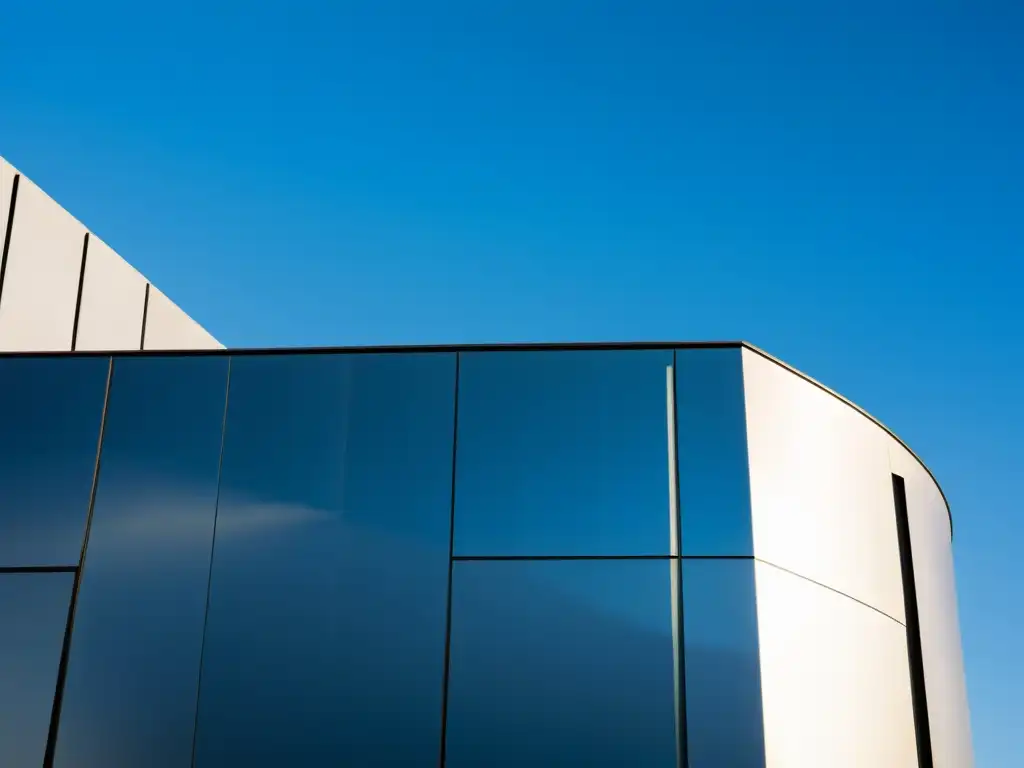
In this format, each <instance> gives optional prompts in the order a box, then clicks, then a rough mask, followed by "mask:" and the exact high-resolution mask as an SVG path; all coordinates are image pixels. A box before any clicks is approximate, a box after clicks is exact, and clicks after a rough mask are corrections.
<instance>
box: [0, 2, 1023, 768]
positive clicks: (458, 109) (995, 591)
mask: <svg viewBox="0 0 1024 768" xmlns="http://www.w3.org/2000/svg"><path fill="white" fill-rule="evenodd" d="M273 6H276V8H274V7H273ZM0 18H2V23H3V43H2V44H0V153H3V154H4V155H5V156H6V157H7V158H8V159H9V160H10V161H11V162H13V163H14V164H15V165H17V166H19V167H20V168H21V169H22V170H24V171H25V172H26V173H27V174H28V175H29V176H30V177H32V178H33V179H34V180H35V181H37V182H38V183H39V184H40V185H41V186H42V187H43V188H44V189H46V190H47V191H48V192H49V193H50V194H51V195H53V196H54V197H55V198H56V199H57V200H58V201H59V202H61V203H62V204H63V205H64V206H65V207H66V208H68V209H69V210H70V211H72V212H73V213H74V214H75V215H76V216H78V217H79V218H81V219H82V220H83V221H84V222H86V223H87V224H88V226H90V227H91V228H92V229H93V230H94V231H95V232H96V233H97V234H98V235H99V236H100V237H102V238H104V239H105V240H107V241H108V242H109V243H110V244H111V245H113V247H114V248H115V249H117V250H118V251H119V252H121V253H122V254H124V255H125V256H126V257H127V258H128V259H129V261H131V262H132V263H134V264H135V265H137V266H138V267H139V268H140V269H141V270H142V271H143V272H145V273H146V274H147V275H148V276H149V277H150V278H151V279H152V280H153V281H154V283H156V284H157V285H159V286H160V287H161V288H162V289H164V290H165V291H166V292H167V293H169V294H170V295H171V296H172V297H173V298H174V299H175V300H176V301H177V302H178V303H180V304H181V305H182V306H183V307H185V308H186V310H187V311H189V312H190V313H191V314H193V315H194V316H195V317H196V318H197V319H198V320H199V321H200V322H201V323H203V324H204V325H205V326H207V327H208V328H210V329H211V330H212V331H213V332H214V333H215V334H216V335H217V336H218V337H219V338H220V339H221V340H223V341H224V342H225V343H227V344H228V345H246V346H249V345H251V346H270V345H279V344H295V345H301V344H306V345H309V344H374V343H399V342H409V343H412V342H461V341H514V340H596V339H604V340H607V339H648V340H654V339H704V338H712V339H734V338H744V339H747V340H749V341H752V342H753V343H755V344H757V345H759V346H762V347H764V348H765V349H767V350H769V351H770V352H772V353H774V354H776V355H778V356H780V357H782V358H783V359H785V360H786V361H788V362H790V363H792V364H794V365H796V366H797V367H799V368H801V369H803V370H806V371H807V372H809V373H810V374H811V375H813V376H815V377H817V378H819V379H820V380H822V381H823V382H825V383H826V384H828V385H830V386H832V387H834V388H836V389H838V390H839V391H840V392H842V393H844V394H845V395H847V396H849V397H850V398H852V399H853V400H855V401H856V402H858V403H860V404H861V405H863V406H864V407H865V408H867V409H868V410H869V411H871V412H872V413H874V414H875V415H876V416H878V417H879V418H880V419H881V420H882V421H884V422H885V423H887V424H889V425H890V426H891V427H892V428H893V429H894V430H896V431H897V432H898V433H899V434H900V435H901V436H903V437H904V438H905V439H906V440H907V441H908V442H909V443H910V444H911V445H912V446H913V447H914V448H915V449H916V450H917V451H918V452H919V453H920V454H921V456H922V457H923V458H924V459H925V461H926V462H927V463H928V464H929V465H930V466H931V467H932V469H933V470H934V471H935V474H936V475H937V476H938V478H939V479H940V481H941V482H942V484H943V486H944V488H945V490H946V493H947V495H948V497H949V499H950V501H951V503H952V506H953V513H954V517H955V520H956V540H955V548H956V558H957V568H958V577H959V590H960V600H961V618H962V626H963V634H964V647H965V653H966V660H967V673H968V685H969V690H970V695H971V704H972V709H973V728H974V733H975V748H976V753H977V761H978V765H979V766H1008V767H1016V766H1020V765H1022V764H1024V746H1022V744H1021V733H1020V729H1021V728H1024V705H1022V704H1021V700H1022V699H1021V691H1022V690H1024V661H1022V660H1024V653H1022V652H1021V649H1022V648H1024V596H1022V595H1021V592H1020V591H1019V590H1020V588H1021V586H1022V576H1021V574H1022V573H1024V571H1022V566H1021V564H1020V563H1021V558H1020V555H1019V553H1020V551H1021V546H1022V545H1021V542H1022V540H1024V516H1022V515H1021V503H1020V499H1021V496H1020V494H1019V492H1018V493H1016V494H1015V492H1014V484H1015V481H1016V483H1017V484H1019V483H1020V482H1021V481H1022V480H1024V462H1022V460H1021V455H1022V454H1021V439H1022V436H1024V429H1022V427H1024V406H1022V397H1021V393H1022V392H1024V362H1022V360H1024V355H1022V353H1024V349H1022V342H1021V338H1022V334H1021V331H1022V330H1024V329H1022V324H1024V323H1022V320H1021V313H1020V305H1021V295H1020V292H1021V284H1022V280H1024V43H1022V39H1024V37H1022V36H1024V4H1022V3H1020V2H1014V0H1004V1H1003V2H996V0H975V1H974V2H969V3H968V2H960V3H936V2H925V1H924V0H921V1H920V2H910V1H909V0H886V1H885V2H883V1H882V0H857V1H856V2H854V1H853V0H841V1H829V2H814V1H812V0H781V1H780V2H773V3H768V2H763V1H762V0H747V1H746V2H741V1H739V2H738V1H734V0H724V1H723V0H718V1H717V2H707V3H697V4H687V3H679V2H669V1H667V0H666V1H665V2H642V1H641V0H631V1H630V0H622V1H621V2H609V1H607V0H558V2H539V0H514V1H512V0H491V1H490V2H471V1H470V0H462V1H461V2H431V3H426V2H413V1H412V0H406V2H396V1H395V0H367V1H366V2H360V3H352V2H348V3H346V2H342V1H341V0H316V1H306V2H303V0H293V1H292V2H287V3H272V2H263V3H245V2H241V0H226V1H225V2H202V3H199V2H181V3H172V4H158V5H156V6H152V7H151V6H150V5H147V4H145V3H143V4H139V3H137V2H130V3H129V2H114V1H113V0H94V1H93V2H88V3H74V4H72V3H70V2H69V3H66V4H63V5H59V6H58V5H54V4H52V3H48V2H45V1H44V0H38V1H37V2H16V3H8V4H5V6H4V9H3V12H2V16H0ZM1015 731H1016V732H1015Z"/></svg>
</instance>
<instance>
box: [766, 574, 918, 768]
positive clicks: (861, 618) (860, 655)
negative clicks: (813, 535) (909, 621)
mask: <svg viewBox="0 0 1024 768" xmlns="http://www.w3.org/2000/svg"><path fill="white" fill-rule="evenodd" d="M754 573H755V580H756V584H757V616H758V633H759V642H760V657H761V690H762V707H763V711H764V740H765V758H766V759H765V765H766V768H822V766H828V768H865V766H885V767H886V768H917V745H916V736H915V731H914V713H913V701H912V698H911V692H910V670H909V667H908V664H907V635H906V628H905V627H904V626H903V625H902V624H900V623H898V622H896V621H894V620H893V619H891V618H889V617H888V616H884V615H882V614H881V613H879V612H877V611H874V610H872V609H871V608H869V607H867V606H865V605H861V604H860V603H857V602H856V601H854V600H851V599H850V598H848V597H845V596H843V595H840V594H837V593H835V592H833V591H831V590H828V589H825V588H824V587H821V586H819V585H817V584H814V583H812V582H809V581H807V580H805V579H801V578H800V577H798V576H794V575H793V574H790V573H786V572H784V571H781V570H779V569H777V568H774V567H773V566H771V565H768V564H766V563H760V562H758V563H756V564H755V567H754Z"/></svg>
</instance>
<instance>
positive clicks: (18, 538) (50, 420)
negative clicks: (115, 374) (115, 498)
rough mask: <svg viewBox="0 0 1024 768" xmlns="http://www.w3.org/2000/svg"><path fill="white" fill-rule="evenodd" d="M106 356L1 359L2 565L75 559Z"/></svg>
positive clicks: (96, 436)
mask: <svg viewBox="0 0 1024 768" xmlns="http://www.w3.org/2000/svg"><path fill="white" fill-rule="evenodd" d="M109 364H110V363H109V360H108V359H107V358H104V357H86V358H62V357H41V358H31V357H26V358H8V359H5V360H0V407H2V408H3V418H0V566H26V565H44V566H45V565H78V558H79V555H80V554H81V550H82V535H83V533H84V532H85V518H86V514H87V513H88V509H89V494H90V491H91V489H92V476H93V472H94V470H95V466H96V446H97V443H98V442H99V431H100V420H101V418H102V414H103V396H104V392H105V390H106V386H107V369H108V367H109Z"/></svg>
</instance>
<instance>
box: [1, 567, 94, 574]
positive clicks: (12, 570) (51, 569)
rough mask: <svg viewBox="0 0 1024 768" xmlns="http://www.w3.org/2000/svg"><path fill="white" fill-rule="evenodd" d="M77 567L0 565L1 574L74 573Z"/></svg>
mask: <svg viewBox="0 0 1024 768" xmlns="http://www.w3.org/2000/svg"><path fill="white" fill-rule="evenodd" d="M77 570H78V566H77V565H0V574H3V573H74V572H75V571H77Z"/></svg>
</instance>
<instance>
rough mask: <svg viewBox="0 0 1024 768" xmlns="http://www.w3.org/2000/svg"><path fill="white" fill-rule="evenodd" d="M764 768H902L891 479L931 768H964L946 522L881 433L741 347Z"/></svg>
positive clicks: (909, 748)
mask: <svg viewBox="0 0 1024 768" xmlns="http://www.w3.org/2000/svg"><path fill="white" fill-rule="evenodd" d="M743 380H744V390H745V401H746V417H747V445H748V451H749V466H750V501H751V526H752V532H753V552H754V557H755V558H756V560H757V561H758V562H757V564H756V581H757V613H758V631H759V638H760V644H761V650H760V653H761V675H762V694H763V704H764V721H765V748H766V754H767V756H768V765H769V766H780V768H781V767H782V766H785V767H786V768H801V767H802V766H808V767H810V766H821V765H828V766H830V767H831V766H850V767H851V768H853V767H854V766H863V765H885V766H892V767H893V768H899V767H900V766H907V768H916V766H917V750H916V736H915V729H914V719H913V716H914V711H913V701H912V698H911V692H910V691H911V689H910V660H909V656H908V649H907V630H906V625H905V624H906V616H905V609H904V596H903V572H902V569H901V564H900V551H899V538H898V534H897V525H896V508H895V502H894V498H893V488H892V474H894V473H895V474H898V475H900V476H902V477H903V478H904V480H905V482H906V492H907V507H908V517H909V522H910V533H911V547H912V553H913V564H914V576H915V584H916V589H917V607H918V614H919V622H920V634H921V644H922V654H921V655H922V663H923V667H924V673H925V688H926V695H927V700H928V717H929V725H930V730H931V746H932V753H933V759H934V766H935V768H970V767H971V766H972V765H973V757H972V749H971V735H970V718H969V712H968V705H967V693H966V685H965V681H964V671H963V654H962V650H961V642H960V631H959V624H958V617H957V605H956V586H955V580H954V574H953V557H952V543H951V531H950V525H949V514H948V510H947V507H946V504H945V501H944V499H943V497H942V494H941V492H940V490H939V488H938V486H937V485H936V484H935V481H934V480H933V479H932V477H931V476H930V475H929V473H928V471H927V470H926V469H925V468H924V467H923V466H922V465H921V463H920V462H919V461H918V460H917V459H916V458H915V457H914V456H913V455H912V454H911V453H910V452H909V451H908V450H907V449H906V448H904V447H903V445H902V444H901V443H900V442H899V441H898V440H896V439H895V438H894V437H893V436H892V435H891V434H889V432H887V431H886V430H885V429H884V428H883V427H881V426H880V425H879V424H877V423H876V422H874V421H873V420H872V419H871V418H869V417H868V416H866V415H865V414H863V413H861V412H860V411H858V410H857V409H856V408H855V407H853V406H851V405H850V404H849V403H847V402H845V401H843V400H842V399H840V398H838V397H837V396H835V395H834V394H832V393H830V392H828V391H827V390H825V389H823V388H821V387H820V386H818V385H816V384H815V383H813V382H811V381H808V380H807V379H805V378H803V377H802V376H800V375H799V374H797V373H795V372H794V371H792V370H790V369H788V368H786V367H785V366H784V365H782V364H780V363H778V362H776V361H774V360H772V359H770V358H768V357H766V356H764V355H762V354H759V353H758V352H756V351H754V350H751V349H747V348H744V350H743Z"/></svg>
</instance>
